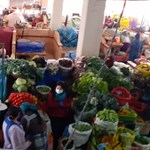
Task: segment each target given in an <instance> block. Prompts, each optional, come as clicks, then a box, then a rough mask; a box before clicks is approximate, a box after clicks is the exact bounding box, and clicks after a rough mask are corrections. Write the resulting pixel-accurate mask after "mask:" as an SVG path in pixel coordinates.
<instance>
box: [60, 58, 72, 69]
mask: <svg viewBox="0 0 150 150" xmlns="http://www.w3.org/2000/svg"><path fill="white" fill-rule="evenodd" d="M59 65H60V66H62V67H66V68H70V67H72V61H71V60H69V59H59Z"/></svg>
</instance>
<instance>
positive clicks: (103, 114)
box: [96, 109, 119, 122]
mask: <svg viewBox="0 0 150 150" xmlns="http://www.w3.org/2000/svg"><path fill="white" fill-rule="evenodd" d="M96 117H97V118H99V119H100V120H102V121H109V122H117V121H119V117H118V114H117V113H116V112H115V111H114V110H109V109H103V110H102V111H99V112H98V113H97V114H96Z"/></svg>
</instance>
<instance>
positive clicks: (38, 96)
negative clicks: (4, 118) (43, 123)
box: [4, 57, 150, 150]
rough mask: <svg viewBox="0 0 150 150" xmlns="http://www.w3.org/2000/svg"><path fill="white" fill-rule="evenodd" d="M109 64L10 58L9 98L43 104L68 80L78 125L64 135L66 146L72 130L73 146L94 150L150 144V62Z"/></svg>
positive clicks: (7, 71) (7, 70)
mask: <svg viewBox="0 0 150 150" xmlns="http://www.w3.org/2000/svg"><path fill="white" fill-rule="evenodd" d="M106 64H107V65H108V63H106ZM106 64H105V62H104V61H103V60H101V59H100V58H98V57H81V58H76V59H75V60H71V59H70V58H61V59H58V60H51V59H49V60H47V61H45V59H43V58H36V59H32V60H24V59H12V60H11V59H10V60H5V64H4V66H5V75H6V76H8V78H9V89H7V90H8V91H9V92H7V97H6V99H7V101H8V103H9V104H11V105H14V106H17V107H19V106H20V105H21V104H22V103H23V102H29V103H32V104H36V105H37V104H42V105H43V104H44V101H46V100H47V99H48V97H49V96H50V95H49V94H50V93H51V92H52V91H54V89H55V85H56V83H57V82H58V81H64V82H65V84H66V85H67V91H68V94H69V95H70V96H71V97H72V98H73V103H72V104H73V106H72V109H73V111H74V121H75V123H73V124H69V128H68V130H67V132H66V131H65V132H64V133H63V137H62V138H61V139H62V140H64V139H66V138H67V139H66V142H60V144H59V147H60V149H62V147H64V146H66V145H65V144H64V143H67V141H68V139H70V135H72V134H73V143H74V144H73V145H72V146H73V147H78V148H79V147H80V148H84V149H89V150H90V149H93V150H94V149H95V150H96V149H101V148H102V147H105V148H106V149H112V147H114V148H115V149H116V150H119V149H120V150H122V149H123V148H129V147H130V148H131V147H132V148H133V147H136V148H137V147H142V148H143V147H144V148H145V147H146V148H147V147H149V138H148V137H147V136H148V135H149V131H150V128H149V118H148V116H147V115H145V113H146V112H147V109H148V108H149V100H150V95H149V94H148V93H149V92H148V91H149V88H150V86H149V83H150V82H149V80H150V70H149V68H150V66H149V62H148V63H147V64H144V63H141V64H140V65H139V64H137V66H135V67H132V66H131V65H127V64H125V63H122V62H114V63H113V66H110V65H108V66H109V67H110V68H109V67H108V66H107V65H106ZM10 81H11V82H10ZM64 104H65V106H64V107H66V103H64ZM45 107H46V106H44V109H46V108H45ZM51 107H52V106H51ZM53 109H54V108H53ZM57 109H59V108H57ZM61 109H62V108H61ZM78 119H79V120H78ZM78 121H82V122H78ZM76 124H77V125H76ZM144 128H145V129H146V130H144ZM74 130H75V132H74ZM80 137H81V139H84V140H79V139H80ZM85 137H86V138H85ZM142 138H143V139H144V141H141V140H140V139H142ZM141 142H142V143H141Z"/></svg>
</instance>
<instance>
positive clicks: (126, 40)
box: [120, 29, 131, 52]
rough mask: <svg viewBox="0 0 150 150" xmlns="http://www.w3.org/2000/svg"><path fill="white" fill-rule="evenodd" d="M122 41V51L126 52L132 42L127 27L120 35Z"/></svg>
mask: <svg viewBox="0 0 150 150" xmlns="http://www.w3.org/2000/svg"><path fill="white" fill-rule="evenodd" d="M120 39H121V42H122V43H123V46H122V47H121V49H120V51H123V52H126V51H127V50H128V49H129V47H130V44H131V39H130V35H129V32H128V30H127V29H124V30H123V31H122V33H121V36H120Z"/></svg>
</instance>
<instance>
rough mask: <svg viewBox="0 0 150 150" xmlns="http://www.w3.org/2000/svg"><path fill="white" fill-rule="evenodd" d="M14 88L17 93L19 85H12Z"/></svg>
mask: <svg viewBox="0 0 150 150" xmlns="http://www.w3.org/2000/svg"><path fill="white" fill-rule="evenodd" d="M12 88H13V89H14V90H15V91H17V88H18V85H17V84H16V83H14V84H13V85H12Z"/></svg>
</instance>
